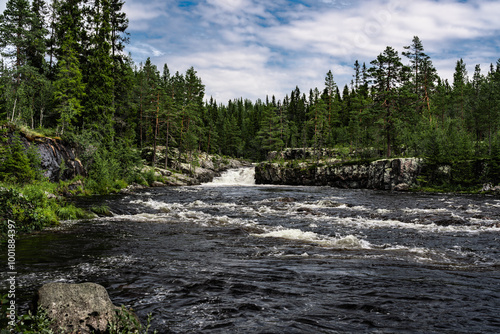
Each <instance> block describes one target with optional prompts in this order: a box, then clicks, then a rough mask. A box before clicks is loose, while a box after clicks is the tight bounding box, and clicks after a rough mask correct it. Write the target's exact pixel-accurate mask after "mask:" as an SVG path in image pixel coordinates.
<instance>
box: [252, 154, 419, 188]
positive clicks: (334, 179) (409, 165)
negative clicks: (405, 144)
mask: <svg viewBox="0 0 500 334" xmlns="http://www.w3.org/2000/svg"><path fill="white" fill-rule="evenodd" d="M422 167H423V164H422V160H421V159H415V158H406V159H403V158H401V159H381V160H377V161H373V162H366V163H354V164H341V163H319V164H318V163H313V162H299V163H294V162H282V163H273V162H265V163H261V164H259V165H258V166H257V167H256V168H255V180H256V183H257V184H282V185H305V186H332V187H337V188H348V189H378V190H393V191H406V190H409V189H410V188H411V187H412V186H414V185H415V184H416V183H417V177H418V176H419V175H420V173H421V170H422Z"/></svg>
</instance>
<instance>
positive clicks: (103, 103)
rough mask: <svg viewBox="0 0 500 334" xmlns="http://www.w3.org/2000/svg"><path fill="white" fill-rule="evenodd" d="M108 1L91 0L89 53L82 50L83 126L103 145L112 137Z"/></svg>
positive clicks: (112, 116) (111, 80) (112, 108)
mask: <svg viewBox="0 0 500 334" xmlns="http://www.w3.org/2000/svg"><path fill="white" fill-rule="evenodd" d="M109 1H110V0H95V1H94V4H93V7H92V8H91V11H90V13H91V14H92V26H93V29H92V31H91V33H90V39H91V41H90V43H89V44H90V46H91V47H90V49H88V50H86V53H87V54H88V57H87V59H86V64H85V71H84V76H85V77H84V80H85V81H86V88H87V89H86V97H87V98H86V99H85V104H84V107H85V109H84V113H83V115H82V116H83V117H82V118H83V126H84V127H85V128H92V129H93V130H94V131H95V133H99V134H100V135H101V137H102V138H103V139H104V140H105V141H106V142H111V141H112V140H113V137H114V126H113V121H114V112H115V110H114V88H115V85H114V78H113V73H112V71H113V59H112V57H111V44H110V40H111V26H110V23H109V22H110V10H111V7H110V3H109Z"/></svg>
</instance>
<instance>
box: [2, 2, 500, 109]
mask: <svg viewBox="0 0 500 334" xmlns="http://www.w3.org/2000/svg"><path fill="white" fill-rule="evenodd" d="M6 1H7V0H0V10H3V9H4V8H5V3H6ZM124 11H125V12H126V13H127V16H128V18H129V20H130V23H129V29H128V32H129V33H130V43H129V44H128V45H127V47H126V51H127V52H130V53H131V55H132V58H133V60H134V61H135V62H136V63H138V64H139V63H140V62H144V61H145V60H146V59H147V58H148V57H150V58H151V60H152V62H153V63H154V64H155V65H157V66H158V68H159V69H160V70H161V69H163V65H164V64H167V65H168V67H169V69H170V71H171V73H175V72H176V71H179V72H180V73H185V72H186V70H187V69H188V68H189V67H191V66H193V67H194V69H195V70H196V71H197V72H198V76H199V77H200V78H201V79H202V82H203V84H204V85H205V87H206V90H205V97H206V98H210V97H211V96H212V97H213V98H214V99H216V100H217V102H218V103H223V104H226V103H227V101H228V100H232V99H235V98H244V99H246V98H248V99H250V100H252V101H255V100H257V99H259V98H260V99H262V100H264V99H265V98H266V96H269V97H271V96H272V95H275V96H276V98H277V99H283V98H284V97H285V95H286V94H288V95H289V94H290V92H291V91H292V90H294V89H295V87H296V86H298V87H299V89H300V90H301V91H302V92H305V93H308V92H309V89H314V88H315V87H318V88H319V89H320V90H322V89H323V88H324V86H325V85H324V82H325V76H326V73H327V72H328V71H329V70H331V71H332V73H333V76H334V79H335V81H336V83H337V85H338V86H339V87H340V89H341V90H342V89H343V86H344V85H345V84H350V81H351V80H352V75H353V73H354V71H353V64H354V62H355V61H356V60H359V62H360V63H363V62H365V63H366V65H367V66H370V64H369V63H370V62H371V61H372V60H374V59H375V58H376V57H377V56H378V55H379V54H380V53H382V52H383V51H384V49H385V48H386V47H387V46H392V47H393V48H394V49H396V50H398V51H399V53H400V55H401V52H402V51H403V50H404V49H403V47H404V46H406V45H410V44H411V42H412V39H413V37H414V36H418V37H419V38H420V39H421V41H422V43H423V46H424V49H425V52H426V53H427V54H428V55H429V56H430V57H431V60H432V61H433V63H434V66H435V67H436V68H437V70H438V73H439V75H440V76H441V77H442V78H445V79H449V80H450V82H451V81H452V78H453V72H454V68H455V65H456V62H457V60H458V59H460V58H463V59H464V61H465V63H466V64H467V69H468V72H469V76H470V77H472V74H473V71H474V67H475V65H476V64H480V65H481V68H482V70H483V73H486V72H487V71H488V70H489V65H490V63H496V62H497V60H498V59H499V58H500V20H499V19H498V15H499V13H500V1H497V0H461V1H459V0H413V1H412V0H126V2H125V5H124ZM401 58H402V59H403V62H404V63H407V62H408V60H407V59H406V58H405V57H404V56H402V55H401Z"/></svg>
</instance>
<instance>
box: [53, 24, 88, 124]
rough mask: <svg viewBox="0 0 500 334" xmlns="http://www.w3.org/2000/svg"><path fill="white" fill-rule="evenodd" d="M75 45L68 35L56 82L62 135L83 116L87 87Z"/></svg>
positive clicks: (62, 51)
mask: <svg viewBox="0 0 500 334" xmlns="http://www.w3.org/2000/svg"><path fill="white" fill-rule="evenodd" d="M74 44H75V43H74V42H73V40H72V38H71V34H68V35H67V36H66V39H65V41H64V43H63V45H62V49H61V56H60V59H59V61H58V64H57V65H58V72H57V76H56V81H55V82H54V94H55V96H54V97H55V101H54V102H55V110H56V111H57V112H58V114H59V115H60V117H59V127H58V128H59V129H58V132H59V133H61V134H63V133H64V132H65V130H67V129H71V128H72V127H73V125H74V124H75V121H76V118H77V117H78V116H80V115H81V113H82V99H83V97H84V95H85V85H84V83H83V80H82V73H81V71H80V63H79V61H78V57H77V54H76V48H75V46H74Z"/></svg>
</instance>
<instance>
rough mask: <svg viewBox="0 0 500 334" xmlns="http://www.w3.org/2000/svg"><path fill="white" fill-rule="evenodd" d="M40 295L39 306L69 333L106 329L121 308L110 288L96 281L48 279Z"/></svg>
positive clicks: (98, 331)
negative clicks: (111, 296) (79, 281)
mask: <svg viewBox="0 0 500 334" xmlns="http://www.w3.org/2000/svg"><path fill="white" fill-rule="evenodd" d="M37 298H38V299H37V306H38V307H40V308H42V309H43V310H44V311H45V312H46V314H47V316H48V317H49V318H50V319H52V320H53V322H52V324H51V326H52V328H53V329H54V330H55V331H59V330H61V329H62V330H63V331H64V332H65V333H94V332H97V333H103V332H105V331H106V329H107V327H108V325H109V324H110V323H111V322H117V321H118V316H117V312H121V308H119V307H117V306H115V305H113V303H112V302H111V300H110V298H109V295H108V293H107V291H106V289H105V288H104V287H103V286H101V285H99V284H95V283H82V284H68V283H48V284H45V285H43V286H42V287H41V288H40V289H39V290H38V294H37ZM133 317H134V318H135V319H136V320H137V317H136V316H135V315H133Z"/></svg>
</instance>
